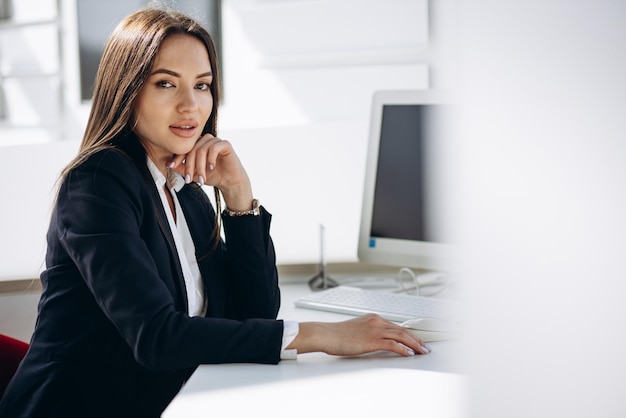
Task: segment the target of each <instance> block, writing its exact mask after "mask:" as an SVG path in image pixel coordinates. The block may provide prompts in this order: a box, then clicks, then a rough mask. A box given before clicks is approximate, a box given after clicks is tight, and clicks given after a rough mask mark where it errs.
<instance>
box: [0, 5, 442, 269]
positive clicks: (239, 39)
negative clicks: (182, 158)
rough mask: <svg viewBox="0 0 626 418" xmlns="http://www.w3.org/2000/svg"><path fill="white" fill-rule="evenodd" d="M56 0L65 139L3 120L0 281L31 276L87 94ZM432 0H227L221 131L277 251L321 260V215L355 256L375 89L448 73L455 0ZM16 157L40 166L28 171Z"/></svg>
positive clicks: (343, 255)
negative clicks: (263, 212) (6, 194)
mask: <svg viewBox="0 0 626 418" xmlns="http://www.w3.org/2000/svg"><path fill="white" fill-rule="evenodd" d="M62 3H63V7H64V9H63V11H64V19H63V20H64V25H65V27H64V31H65V33H66V38H65V40H64V45H65V51H64V56H65V61H64V71H65V73H66V90H65V93H66V94H65V101H66V103H67V109H66V110H67V115H66V116H67V120H66V123H65V125H64V130H65V132H66V140H65V141H61V142H57V143H44V144H42V145H41V146H37V145H32V146H27V145H21V146H20V145H16V142H17V143H18V144H25V143H28V142H34V143H41V142H47V141H48V139H49V138H48V137H46V136H45V135H32V134H31V133H29V132H24V131H20V130H13V131H11V130H2V129H0V144H2V143H4V144H13V146H5V147H2V146H0V158H2V160H3V162H4V163H3V165H2V166H0V176H1V177H2V178H10V179H13V181H15V182H16V186H11V187H15V188H14V189H12V194H14V195H24V196H25V198H24V199H21V202H22V203H20V204H17V203H16V204H13V205H11V206H9V207H7V206H3V207H1V208H0V228H1V230H2V236H3V237H7V238H3V239H0V257H2V260H0V280H1V279H2V278H4V279H10V278H15V277H32V276H34V275H37V272H38V270H39V268H40V266H41V262H42V259H43V258H42V257H43V248H44V241H43V236H44V234H45V229H46V226H47V225H46V224H47V221H48V213H49V208H48V207H47V203H46V202H47V199H48V196H49V192H50V187H51V185H52V182H53V180H54V178H56V175H57V174H58V172H59V170H60V169H61V168H62V166H63V164H65V163H66V162H67V161H69V159H70V158H71V157H72V155H73V153H74V152H75V149H76V147H77V142H76V141H78V140H79V139H80V135H81V130H82V127H83V126H84V124H85V122H86V117H87V112H88V106H85V105H81V104H80V102H79V101H78V90H77V87H78V85H77V83H78V81H77V80H78V78H77V73H76V71H77V67H78V66H77V61H76V60H77V54H76V51H75V48H76V45H77V43H76V39H75V38H73V37H74V36H75V28H73V27H72V22H73V16H74V15H75V10H74V9H73V2H71V1H65V0H64V1H63V2H62ZM434 3H435V5H433V6H432V7H429V6H428V2H427V1H426V0H391V1H386V2H380V1H376V0H367V1H356V0H310V1H297V2H295V1H290V0H276V1H262V0H224V1H223V39H224V44H223V51H224V52H223V55H224V56H223V64H224V70H225V74H224V83H225V84H224V90H225V101H224V104H223V107H222V108H221V112H222V113H221V120H220V129H221V130H220V135H221V136H222V137H223V138H225V139H228V140H230V141H231V142H233V144H234V145H235V147H236V149H237V150H238V152H239V153H240V154H241V158H242V159H243V161H244V163H245V164H246V166H247V169H248V171H249V172H250V175H251V177H252V180H253V187H254V189H255V194H256V195H257V197H258V198H259V199H260V200H261V202H262V203H263V204H264V205H265V206H266V207H267V208H268V209H269V210H270V211H271V212H272V213H273V214H274V220H273V237H274V239H275V243H276V247H277V251H278V259H279V262H280V263H299V262H317V261H318V257H319V241H318V238H319V225H320V224H321V223H323V224H324V225H325V227H326V242H327V258H328V260H329V261H354V260H356V246H357V236H358V226H359V213H360V205H361V192H362V180H363V175H364V173H363V169H364V164H365V151H366V144H367V134H368V128H369V110H370V101H371V95H372V93H373V91H375V90H377V89H389V88H397V89H401V88H426V87H428V86H429V81H430V82H431V84H435V85H437V86H446V87H447V86H448V85H449V84H450V83H451V81H452V79H453V77H452V76H451V72H450V71H444V69H445V68H447V67H446V66H444V65H442V64H443V62H444V61H445V60H444V57H445V56H446V54H443V53H442V52H441V50H442V49H443V50H445V48H442V45H444V44H445V43H446V42H449V39H450V37H449V35H447V34H448V31H449V30H448V29H449V24H448V17H451V13H450V9H449V7H448V8H446V7H444V6H445V5H449V4H450V3H451V2H450V1H448V0H446V1H439V2H434ZM433 22H434V24H433ZM444 23H445V24H444ZM440 28H445V29H446V31H442V30H440ZM448 55H449V54H448ZM434 81H436V83H434ZM26 156H28V157H26ZM24 158H28V160H32V161H33V162H34V164H31V165H32V166H35V167H37V169H36V170H25V169H24V167H23V161H24ZM17 184H20V187H18V186H17ZM24 184H28V192H26V190H23V189H24V188H23V185H24ZM26 214H27V215H28V217H26V216H25V215H26ZM24 219H29V221H27V222H25V221H24ZM19 221H21V222H19ZM16 239H17V240H18V243H19V246H16V245H14V244H15V243H16V242H15V240H16Z"/></svg>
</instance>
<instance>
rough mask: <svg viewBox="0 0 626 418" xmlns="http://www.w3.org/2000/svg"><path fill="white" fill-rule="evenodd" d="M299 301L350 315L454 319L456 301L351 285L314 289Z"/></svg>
mask: <svg viewBox="0 0 626 418" xmlns="http://www.w3.org/2000/svg"><path fill="white" fill-rule="evenodd" d="M295 305H296V306H297V307H299V308H309V309H317V310H321V311H330V312H338V313H344V314H350V315H362V314H366V313H376V314H378V315H380V316H382V317H383V318H386V319H388V320H390V321H398V322H402V321H406V320H409V319H414V318H424V317H430V318H442V319H450V318H452V317H453V316H454V313H455V303H454V302H451V301H448V300H442V299H434V298H430V297H423V296H412V295H406V294H399V293H390V292H384V291H378V290H365V289H360V288H357V287H349V286H338V287H335V288H332V289H327V290H322V291H320V292H316V293H312V294H310V295H307V296H304V297H301V298H299V299H297V300H296V302H295Z"/></svg>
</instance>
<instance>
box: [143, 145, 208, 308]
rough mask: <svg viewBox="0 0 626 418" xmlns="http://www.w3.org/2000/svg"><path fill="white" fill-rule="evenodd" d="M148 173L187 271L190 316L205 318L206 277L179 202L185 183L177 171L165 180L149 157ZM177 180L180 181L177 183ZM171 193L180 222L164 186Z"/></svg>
mask: <svg viewBox="0 0 626 418" xmlns="http://www.w3.org/2000/svg"><path fill="white" fill-rule="evenodd" d="M147 164H148V169H149V170H150V174H152V178H153V179H154V183H155V184H156V186H157V190H158V191H159V197H160V198H161V203H162V204H163V208H164V209H165V215H166V216H167V222H168V223H169V225H170V230H171V231H172V236H173V237H174V244H175V245H176V252H177V253H178V259H179V261H180V267H181V269H182V271H183V277H184V279H185V289H186V290H187V303H188V305H187V308H188V312H189V316H204V314H205V313H206V300H205V297H204V286H203V283H202V275H201V274H200V269H199V268H198V260H196V247H195V245H194V244H193V240H192V239H191V233H190V232H189V227H188V226H187V221H186V219H185V214H184V213H183V210H182V208H181V206H180V203H179V201H178V196H177V195H176V193H175V192H177V191H179V190H180V189H181V188H182V187H183V186H184V185H185V180H184V179H183V178H182V176H181V175H180V174H178V173H176V172H174V171H171V170H170V171H169V175H168V177H169V178H168V179H167V181H166V179H165V176H164V175H163V173H161V171H160V170H159V169H158V168H157V166H156V165H155V164H154V162H152V160H151V159H150V158H149V157H147ZM176 176H178V178H179V179H180V181H178V180H177V178H176ZM164 185H166V187H167V188H168V189H169V190H170V191H171V193H170V194H171V196H172V200H173V201H174V207H175V210H176V220H174V216H173V215H172V211H171V210H170V205H169V203H168V201H167V196H166V195H165V190H164V189H163V186H164Z"/></svg>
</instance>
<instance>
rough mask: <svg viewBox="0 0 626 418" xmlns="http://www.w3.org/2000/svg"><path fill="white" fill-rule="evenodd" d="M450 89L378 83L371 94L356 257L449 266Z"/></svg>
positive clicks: (394, 263) (419, 266) (385, 262)
mask: <svg viewBox="0 0 626 418" xmlns="http://www.w3.org/2000/svg"><path fill="white" fill-rule="evenodd" d="M451 99H452V98H451V96H450V93H449V92H442V91H434V90H411V91H378V92H376V93H375V94H374V97H373V101H372V110H371V125H370V133H369V144H368V151H367V160H366V169H365V186H364V190H363V206H362V212H361V226H360V232H359V244H358V257H359V261H361V262H365V263H371V264H383V265H392V266H399V267H407V268H416V269H421V270H426V271H450V270H451V267H452V261H453V260H452V257H453V246H452V244H451V243H450V242H449V240H448V239H447V237H446V225H445V220H444V219H443V218H442V217H440V216H439V215H440V214H443V213H445V209H446V208H445V207H444V205H445V203H444V201H445V197H444V195H445V194H444V193H442V191H443V189H444V183H445V182H446V181H447V180H448V179H447V178H446V173H445V167H446V164H447V162H446V155H445V154H446V152H445V148H446V146H445V144H446V141H447V139H449V138H446V136H445V135H447V134H446V129H445V128H446V124H445V116H444V115H445V114H446V110H449V109H450V105H451V104H452V101H451Z"/></svg>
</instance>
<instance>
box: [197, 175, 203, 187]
mask: <svg viewBox="0 0 626 418" xmlns="http://www.w3.org/2000/svg"><path fill="white" fill-rule="evenodd" d="M198 183H200V186H204V178H202V176H198Z"/></svg>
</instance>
